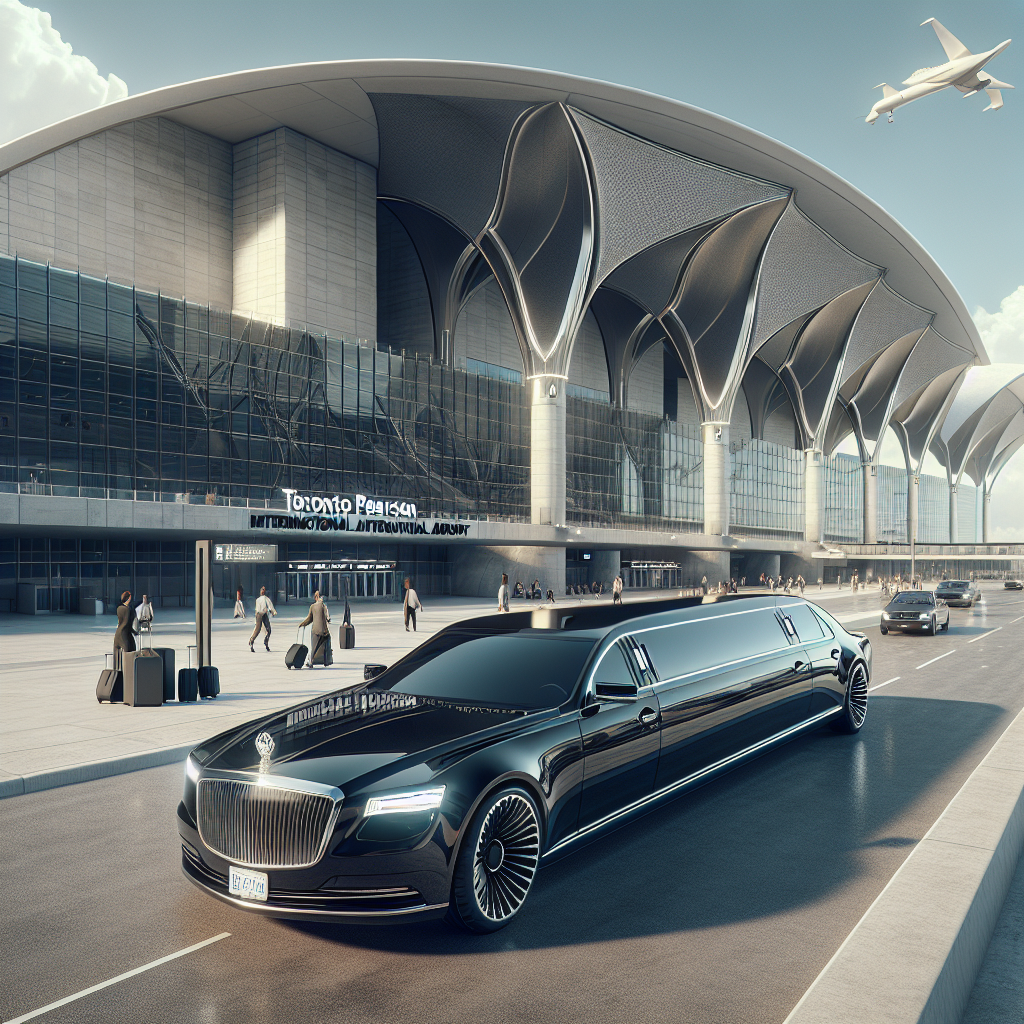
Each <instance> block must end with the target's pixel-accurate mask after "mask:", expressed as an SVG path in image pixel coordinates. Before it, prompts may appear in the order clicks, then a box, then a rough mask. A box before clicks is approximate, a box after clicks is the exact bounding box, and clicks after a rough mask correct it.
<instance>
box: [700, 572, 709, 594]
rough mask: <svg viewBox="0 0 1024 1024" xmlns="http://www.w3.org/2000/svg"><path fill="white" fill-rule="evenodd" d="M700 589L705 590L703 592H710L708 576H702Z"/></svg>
mask: <svg viewBox="0 0 1024 1024" xmlns="http://www.w3.org/2000/svg"><path fill="white" fill-rule="evenodd" d="M700 589H701V590H702V591H703V592H704V593H705V594H707V592H708V578H707V576H702V577H701V581H700Z"/></svg>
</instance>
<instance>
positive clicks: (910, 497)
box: [907, 473, 921, 544]
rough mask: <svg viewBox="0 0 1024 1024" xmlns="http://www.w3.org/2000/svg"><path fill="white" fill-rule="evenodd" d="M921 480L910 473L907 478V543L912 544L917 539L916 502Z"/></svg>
mask: <svg viewBox="0 0 1024 1024" xmlns="http://www.w3.org/2000/svg"><path fill="white" fill-rule="evenodd" d="M920 487H921V478H920V477H919V476H917V474H916V473H911V474H910V476H909V477H908V478H907V543H908V544H912V543H913V542H914V541H916V540H917V539H918V538H917V502H918V495H919V494H920Z"/></svg>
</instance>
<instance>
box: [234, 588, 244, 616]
mask: <svg viewBox="0 0 1024 1024" xmlns="http://www.w3.org/2000/svg"><path fill="white" fill-rule="evenodd" d="M235 618H236V619H244V618H245V605H244V604H243V603H242V588H241V587H239V588H238V591H237V592H236V594H235Z"/></svg>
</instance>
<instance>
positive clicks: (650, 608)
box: [448, 594, 802, 638]
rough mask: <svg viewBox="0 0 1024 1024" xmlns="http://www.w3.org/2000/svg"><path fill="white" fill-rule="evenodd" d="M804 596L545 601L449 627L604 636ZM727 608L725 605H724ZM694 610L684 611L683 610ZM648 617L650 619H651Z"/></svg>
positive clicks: (716, 596)
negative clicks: (708, 610) (627, 627)
mask: <svg viewBox="0 0 1024 1024" xmlns="http://www.w3.org/2000/svg"><path fill="white" fill-rule="evenodd" d="M801 600H802V598H799V597H795V596H789V597H787V596H785V595H771V594H709V595H708V596H706V597H672V598H660V599H657V600H653V601H645V600H640V601H630V602H629V603H628V604H611V603H608V602H602V603H600V604H597V603H595V604H591V605H577V606H575V607H574V606H572V605H561V606H560V605H557V604H556V605H554V606H551V605H545V606H543V607H540V608H532V609H528V610H525V611H521V612H509V613H507V614H506V613H499V614H497V615H481V616H478V617H477V618H473V619H463V620H462V621H461V622H456V623H453V624H452V625H451V626H449V627H448V629H458V630H467V629H468V630H474V631H477V630H479V631H480V632H486V633H492V632H493V633H517V632H519V631H521V630H524V629H531V630H533V629H536V630H544V631H549V630H560V631H565V632H567V633H575V634H589V635H590V636H593V637H595V638H596V637H599V636H603V635H604V634H606V633H609V632H611V631H612V630H613V629H614V628H615V627H616V626H620V625H622V624H624V623H632V622H637V624H638V625H639V620H641V619H642V620H645V621H644V624H645V625H648V624H651V625H654V624H659V623H663V622H672V621H682V620H685V619H689V618H695V617H697V615H696V610H697V609H700V608H705V607H707V606H709V605H716V606H720V607H721V606H724V605H733V604H736V603H737V602H739V603H741V604H744V605H747V606H749V607H762V608H775V607H777V606H778V605H780V604H785V603H792V602H798V601H801ZM722 610H723V611H724V610H725V609H724V608H722ZM731 610H733V611H735V610H736V609H735V608H733V609H731ZM687 612H689V613H691V614H683V613H687ZM647 620H650V621H649V622H648V621H647Z"/></svg>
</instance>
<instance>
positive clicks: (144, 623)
mask: <svg viewBox="0 0 1024 1024" xmlns="http://www.w3.org/2000/svg"><path fill="white" fill-rule="evenodd" d="M135 616H136V618H137V619H138V620H139V632H140V633H142V632H143V631H145V632H147V633H152V632H153V602H152V601H150V599H149V596H148V595H147V594H143V595H142V603H141V604H140V605H138V606H137V607H136V609H135Z"/></svg>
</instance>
